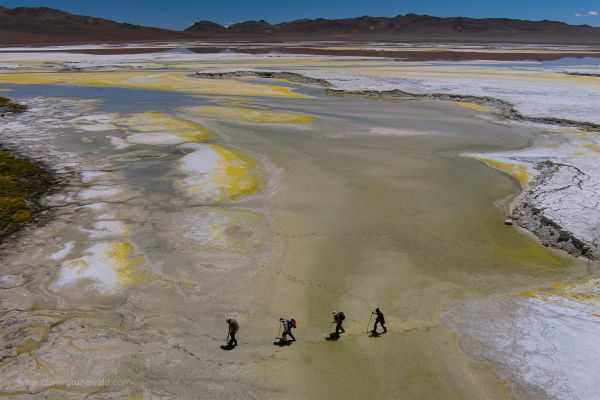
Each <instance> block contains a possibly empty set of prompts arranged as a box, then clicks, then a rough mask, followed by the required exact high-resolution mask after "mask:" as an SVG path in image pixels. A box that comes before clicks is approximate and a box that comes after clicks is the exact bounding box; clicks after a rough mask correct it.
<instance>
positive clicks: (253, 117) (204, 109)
mask: <svg viewBox="0 0 600 400" xmlns="http://www.w3.org/2000/svg"><path fill="white" fill-rule="evenodd" d="M186 111H190V112H193V113H199V114H204V115H209V116H213V117H219V118H223V119H231V120H236V121H243V122H250V123H254V124H306V123H309V122H312V121H313V117H312V116H310V115H306V114H300V113H292V112H281V111H270V110H261V109H257V108H246V107H222V106H199V107H192V108H187V109H186Z"/></svg>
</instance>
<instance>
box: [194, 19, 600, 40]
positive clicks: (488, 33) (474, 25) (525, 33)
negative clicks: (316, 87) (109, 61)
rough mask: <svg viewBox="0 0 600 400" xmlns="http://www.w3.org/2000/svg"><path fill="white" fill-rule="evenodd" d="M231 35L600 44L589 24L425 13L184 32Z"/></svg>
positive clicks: (599, 33)
mask: <svg viewBox="0 0 600 400" xmlns="http://www.w3.org/2000/svg"><path fill="white" fill-rule="evenodd" d="M186 31H187V32H201V33H205V34H206V33H212V34H221V35H223V34H231V35H240V34H246V35H248V34H249V35H261V36H275V37H286V36H316V37H329V38H332V37H344V36H346V37H355V38H358V37H363V38H366V39H368V38H375V37H381V38H393V37H396V38H398V39H401V38H403V37H406V38H412V37H439V38H442V37H451V38H461V37H462V38H474V39H477V38H495V39H499V38H503V37H505V38H507V39H511V38H515V39H526V38H527V37H530V38H539V39H551V40H552V39H563V40H565V39H569V38H572V39H581V40H585V41H586V42H588V41H590V40H595V41H596V42H598V43H600V28H594V27H591V26H589V25H569V24H566V23H564V22H557V21H547V20H545V21H525V20H518V19H509V18H483V19H476V18H465V17H450V18H440V17H431V16H428V15H417V14H406V15H398V16H396V17H392V18H387V17H369V16H363V17H358V18H345V19H324V18H318V19H299V20H296V21H291V22H283V23H279V24H270V23H268V22H267V21H264V20H260V21H254V20H250V21H245V22H241V23H237V24H233V25H231V26H229V27H224V26H222V25H219V24H216V23H214V22H211V21H205V20H203V21H199V22H196V23H195V24H193V25H192V26H190V27H189V28H187V29H186Z"/></svg>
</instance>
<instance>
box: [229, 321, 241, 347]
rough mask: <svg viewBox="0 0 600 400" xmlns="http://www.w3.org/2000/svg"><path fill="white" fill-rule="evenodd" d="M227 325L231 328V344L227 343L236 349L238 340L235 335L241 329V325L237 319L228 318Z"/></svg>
mask: <svg viewBox="0 0 600 400" xmlns="http://www.w3.org/2000/svg"><path fill="white" fill-rule="evenodd" d="M227 325H228V327H229V335H228V336H229V343H227V345H228V346H229V347H236V346H237V344H238V343H237V340H236V339H235V334H236V333H237V331H238V330H239V329H240V324H238V322H237V321H236V320H235V319H233V318H228V319H227Z"/></svg>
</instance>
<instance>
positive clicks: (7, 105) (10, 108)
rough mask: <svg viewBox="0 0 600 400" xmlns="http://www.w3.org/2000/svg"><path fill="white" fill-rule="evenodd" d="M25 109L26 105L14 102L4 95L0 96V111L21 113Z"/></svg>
mask: <svg viewBox="0 0 600 400" xmlns="http://www.w3.org/2000/svg"><path fill="white" fill-rule="evenodd" d="M25 110H27V106H26V105H24V104H19V103H14V102H13V101H12V100H11V99H9V98H6V97H0V112H10V113H22V112H23V111H25Z"/></svg>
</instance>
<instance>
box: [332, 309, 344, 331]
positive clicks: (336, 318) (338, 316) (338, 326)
mask: <svg viewBox="0 0 600 400" xmlns="http://www.w3.org/2000/svg"><path fill="white" fill-rule="evenodd" d="M331 314H332V315H333V322H335V334H336V335H339V334H340V331H342V333H344V332H346V330H345V329H344V327H343V326H342V323H343V322H344V320H345V319H346V315H344V313H343V312H342V311H340V312H337V311H332V312H331Z"/></svg>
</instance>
